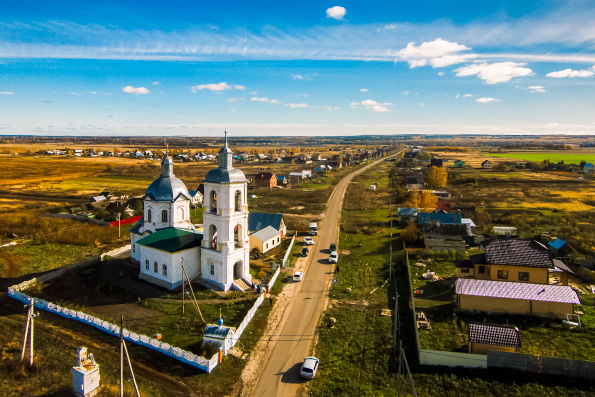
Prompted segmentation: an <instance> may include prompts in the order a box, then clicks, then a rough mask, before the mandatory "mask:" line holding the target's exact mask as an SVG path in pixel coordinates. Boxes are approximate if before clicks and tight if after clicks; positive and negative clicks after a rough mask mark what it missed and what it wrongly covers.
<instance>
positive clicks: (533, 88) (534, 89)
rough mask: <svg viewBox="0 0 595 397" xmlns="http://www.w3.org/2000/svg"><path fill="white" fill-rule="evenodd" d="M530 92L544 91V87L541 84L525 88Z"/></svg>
mask: <svg viewBox="0 0 595 397" xmlns="http://www.w3.org/2000/svg"><path fill="white" fill-rule="evenodd" d="M527 89H528V90H529V91H531V92H545V87H544V86H542V85H532V86H531V87H528V88H527Z"/></svg>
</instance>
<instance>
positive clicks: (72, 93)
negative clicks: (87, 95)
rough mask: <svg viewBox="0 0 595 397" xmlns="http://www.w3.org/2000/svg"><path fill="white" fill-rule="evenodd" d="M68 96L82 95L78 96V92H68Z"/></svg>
mask: <svg viewBox="0 0 595 397" xmlns="http://www.w3.org/2000/svg"><path fill="white" fill-rule="evenodd" d="M68 95H76V96H83V94H79V93H78V92H69V93H68Z"/></svg>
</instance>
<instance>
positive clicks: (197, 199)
mask: <svg viewBox="0 0 595 397" xmlns="http://www.w3.org/2000/svg"><path fill="white" fill-rule="evenodd" d="M188 193H190V205H191V206H192V207H195V208H196V207H199V206H201V205H202V202H203V195H202V193H201V192H199V191H198V190H189V191H188Z"/></svg>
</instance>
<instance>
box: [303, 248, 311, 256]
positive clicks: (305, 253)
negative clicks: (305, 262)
mask: <svg viewBox="0 0 595 397" xmlns="http://www.w3.org/2000/svg"><path fill="white" fill-rule="evenodd" d="M309 253H310V249H309V248H308V247H304V248H302V256H308V254H309Z"/></svg>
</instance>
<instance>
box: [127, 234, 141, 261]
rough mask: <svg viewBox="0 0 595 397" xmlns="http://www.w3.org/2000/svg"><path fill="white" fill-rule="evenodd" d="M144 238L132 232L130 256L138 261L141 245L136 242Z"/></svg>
mask: <svg viewBox="0 0 595 397" xmlns="http://www.w3.org/2000/svg"><path fill="white" fill-rule="evenodd" d="M141 238H143V236H140V235H138V234H136V233H130V256H131V257H132V259H134V260H136V261H140V259H141V258H140V245H138V244H136V242H137V241H138V240H140V239H141Z"/></svg>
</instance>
